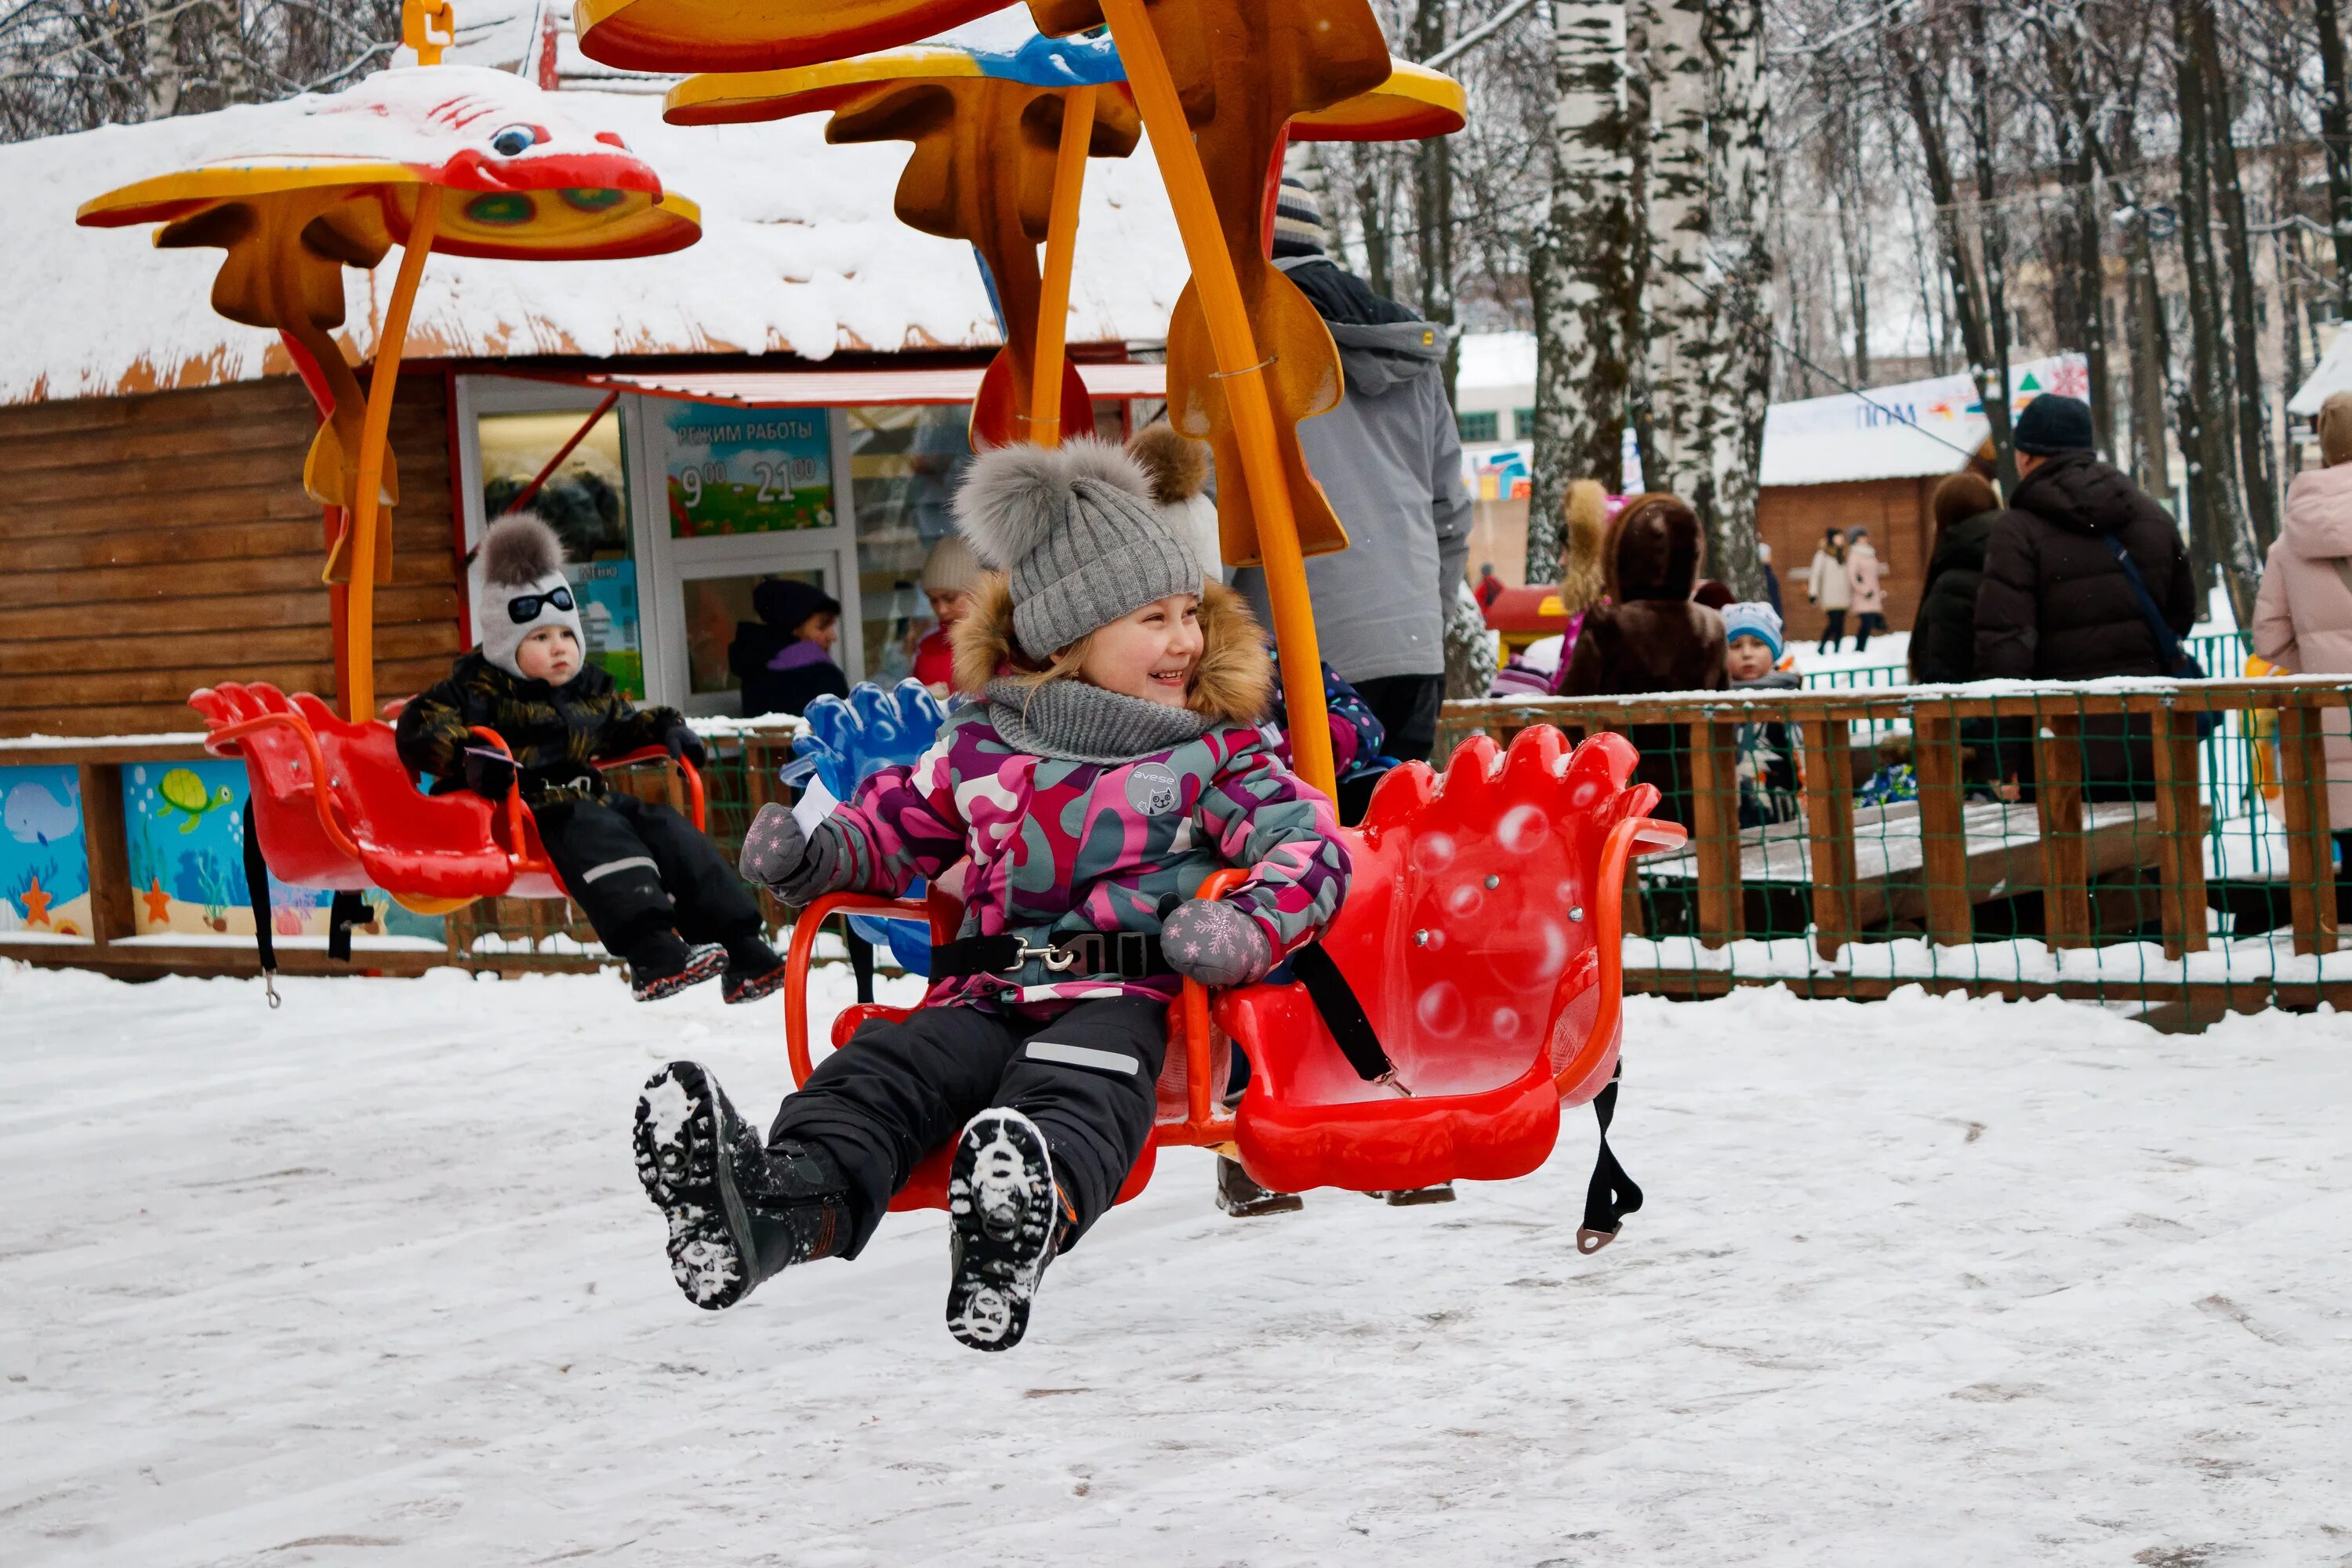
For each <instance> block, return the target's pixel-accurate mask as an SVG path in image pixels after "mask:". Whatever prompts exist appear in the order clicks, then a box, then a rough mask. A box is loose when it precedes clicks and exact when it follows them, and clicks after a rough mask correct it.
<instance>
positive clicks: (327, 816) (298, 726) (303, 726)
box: [205, 713, 360, 864]
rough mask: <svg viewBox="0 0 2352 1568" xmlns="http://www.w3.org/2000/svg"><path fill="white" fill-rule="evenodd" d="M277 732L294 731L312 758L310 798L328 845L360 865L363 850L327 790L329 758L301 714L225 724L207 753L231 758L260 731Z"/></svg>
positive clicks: (263, 716)
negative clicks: (337, 816)
mask: <svg viewBox="0 0 2352 1568" xmlns="http://www.w3.org/2000/svg"><path fill="white" fill-rule="evenodd" d="M273 728H284V729H288V730H291V731H294V738H295V739H296V740H298V741H299V742H302V750H303V751H304V752H307V753H309V755H310V798H311V800H312V802H313V803H314V804H315V805H316V806H317V808H318V813H319V831H320V832H321V833H324V834H325V835H326V836H327V842H328V843H330V844H331V845H333V846H334V847H335V852H336V853H337V854H339V855H346V856H349V857H350V858H351V859H352V862H353V863H354V864H357V863H358V860H359V858H360V847H359V846H358V845H357V844H354V843H352V836H351V835H350V834H348V833H346V832H344V831H343V826H342V824H341V823H339V822H337V821H336V820H335V814H334V803H333V800H332V798H331V795H330V794H329V792H328V789H327V759H326V756H325V755H324V753H322V752H320V750H319V737H318V736H317V735H316V734H314V733H313V732H312V731H311V729H310V724H309V722H308V721H305V720H304V719H303V718H302V716H301V715H300V714H299V713H262V714H257V715H256V716H255V717H253V718H251V719H240V720H238V721H236V723H234V724H224V725H223V726H221V727H220V728H219V729H217V730H215V731H213V732H212V733H211V734H209V735H206V736H205V751H207V752H212V753H213V754H214V755H215V756H220V757H226V756H231V755H234V754H235V753H234V752H231V751H230V750H229V749H228V748H229V747H230V746H232V745H233V744H234V743H235V742H236V741H238V740H239V739H240V738H242V737H244V736H247V735H250V734H252V733H253V732H254V731H257V730H268V729H273Z"/></svg>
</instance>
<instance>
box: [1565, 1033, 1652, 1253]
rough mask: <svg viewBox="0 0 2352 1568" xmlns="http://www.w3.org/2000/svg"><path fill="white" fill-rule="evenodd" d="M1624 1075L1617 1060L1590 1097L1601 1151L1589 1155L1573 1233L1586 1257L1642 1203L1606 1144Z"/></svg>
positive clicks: (1605, 1242) (1612, 1236)
mask: <svg viewBox="0 0 2352 1568" xmlns="http://www.w3.org/2000/svg"><path fill="white" fill-rule="evenodd" d="M1624 1076H1625V1064H1624V1062H1623V1061H1622V1060H1621V1061H1619V1062H1618V1064H1617V1070H1616V1072H1615V1073H1613V1074H1612V1075H1611V1076H1610V1079H1609V1087H1608V1088H1606V1089H1602V1090H1601V1092H1600V1093H1599V1094H1597V1095H1595V1096H1593V1099H1592V1114H1593V1115H1594V1116H1595V1117H1596V1118H1597V1119H1598V1120H1599V1121H1600V1122H1601V1151H1600V1152H1599V1153H1598V1154H1596V1155H1594V1156H1593V1161H1592V1180H1591V1183H1590V1184H1587V1186H1586V1187H1585V1189H1584V1225H1583V1227H1582V1228H1581V1229H1580V1230H1579V1231H1578V1232H1577V1233H1576V1250H1577V1251H1579V1252H1581V1253H1585V1254H1587V1255H1588V1256H1589V1255H1591V1254H1592V1253H1595V1252H1598V1251H1600V1250H1601V1248H1602V1247H1606V1246H1608V1245H1609V1244H1610V1243H1611V1242H1612V1241H1614V1240H1616V1239H1617V1232H1618V1230H1619V1228H1620V1227H1622V1226H1623V1225H1624V1223H1625V1216H1626V1215H1629V1214H1633V1213H1635V1212H1636V1211H1638V1210H1639V1209H1640V1208H1641V1206H1642V1189H1641V1188H1640V1187H1639V1186H1637V1185H1635V1184H1634V1182H1633V1177H1631V1176H1629V1175H1627V1174H1626V1173H1625V1167H1624V1166H1622V1165H1621V1164H1619V1163H1617V1155H1616V1152H1615V1151H1613V1150H1612V1149H1611V1148H1610V1147H1609V1123H1610V1122H1611V1121H1612V1120H1614V1119H1615V1117H1616V1115H1617V1083H1618V1080H1619V1079H1622V1078H1623V1077H1624Z"/></svg>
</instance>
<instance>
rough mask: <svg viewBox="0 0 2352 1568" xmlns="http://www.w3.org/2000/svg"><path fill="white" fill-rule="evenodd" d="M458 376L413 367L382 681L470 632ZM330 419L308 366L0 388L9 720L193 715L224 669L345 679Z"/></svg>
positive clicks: (273, 676)
mask: <svg viewBox="0 0 2352 1568" xmlns="http://www.w3.org/2000/svg"><path fill="white" fill-rule="evenodd" d="M317 426H318V417H317V415H316V413H315V412H314V409H313V405H312V404H311V402H310V395H309V394H308V393H307V392H306V391H304V389H303V387H302V384H301V383H300V382H299V380H297V379H296V378H295V377H293V376H273V377H270V378H268V379H267V380H263V381H258V382H245V383H239V384H231V385H226V386H215V387H205V388H202V389H199V390H195V391H188V392H163V393H155V394H152V395H145V396H137V397H108V398H84V399H79V400H76V401H73V402H66V403H47V404H34V405H26V406H23V407H15V408H0V736H17V735H26V734H35V733H43V734H58V735H104V734H135V733H152V732H156V731H181V730H191V729H194V728H197V727H198V721H197V719H196V716H195V714H194V712H192V711H191V710H189V709H188V707H187V706H186V701H187V694H188V693H189V692H190V691H193V690H194V689H196V688H197V687H200V686H204V685H206V684H208V683H210V682H212V681H215V680H219V679H247V680H256V679H257V680H267V681H270V682H272V683H274V684H276V685H278V686H280V687H283V688H286V689H306V690H310V691H317V692H320V693H322V694H325V695H327V696H329V697H330V698H331V697H332V695H333V692H334V685H335V671H334V651H333V647H332V637H331V631H330V609H329V604H328V594H327V589H326V587H325V586H324V585H323V584H321V583H320V581H319V573H320V566H321V564H322V563H323V560H324V552H323V538H324V536H323V533H322V531H321V523H320V507H319V504H318V503H317V502H316V501H314V500H310V498H309V497H308V496H307V495H305V494H304V493H303V490H302V479H301V476H302V459H303V456H304V454H305V452H306V451H308V449H309V447H310V438H311V435H312V433H313V431H315V430H316V428H317ZM392 441H393V450H394V453H395V454H396V455H397V458H398V460H399V464H400V489H401V497H402V501H403V504H402V505H401V507H400V508H399V510H398V511H397V513H396V514H395V517H394V535H393V543H394V566H393V576H392V582H391V583H390V584H388V585H386V586H384V587H383V588H382V589H380V590H379V591H378V593H377V595H376V616H377V623H378V624H377V632H376V649H377V663H376V689H377V690H378V691H380V692H382V693H383V694H384V695H385V696H386V697H391V696H395V695H399V694H401V693H404V692H410V691H414V690H415V689H417V688H418V687H419V686H421V685H424V684H425V683H427V682H429V681H432V680H435V679H439V678H440V677H441V676H442V675H444V674H446V672H447V670H448V667H449V661H450V659H451V658H454V657H455V655H456V654H457V651H458V643H457V635H458V634H457V614H458V595H459V592H460V584H461V579H460V576H459V571H458V567H457V562H456V558H455V552H454V549H453V547H452V544H451V534H450V524H449V438H448V407H447V395H446V380H445V379H444V378H443V377H442V376H440V375H439V374H433V373H430V372H426V373H422V374H418V373H415V372H412V373H411V374H409V375H407V376H404V377H403V378H402V381H401V384H400V389H399V395H398V397H397V399H396V400H395V402H394V413H393V422H392Z"/></svg>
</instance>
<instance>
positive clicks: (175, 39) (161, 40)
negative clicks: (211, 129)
mask: <svg viewBox="0 0 2352 1568" xmlns="http://www.w3.org/2000/svg"><path fill="white" fill-rule="evenodd" d="M139 15H140V16H141V17H142V23H141V27H140V31H141V35H142V41H143V42H144V44H145V46H146V48H145V53H146V60H145V68H144V69H143V70H142V72H141V73H140V78H141V80H140V91H141V95H142V99H143V100H144V101H143V102H142V105H141V107H142V108H143V109H144V110H146V114H147V118H148V119H150V120H164V119H168V118H170V117H171V116H172V115H174V114H177V113H178V112H179V111H180V87H181V82H182V81H183V79H184V78H183V76H182V73H181V70H180V29H179V27H178V26H177V25H176V23H177V21H178V17H177V16H176V14H175V11H174V7H173V5H172V4H171V3H170V0H139Z"/></svg>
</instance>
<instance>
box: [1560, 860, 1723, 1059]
mask: <svg viewBox="0 0 2352 1568" xmlns="http://www.w3.org/2000/svg"><path fill="white" fill-rule="evenodd" d="M1688 837H1690V836H1689V834H1688V833H1686V832H1685V831H1684V829H1683V826H1682V825H1681V824H1680V823H1677V822H1662V821H1659V820H1658V819H1656V818H1654V817H1648V816H1629V817H1627V818H1626V819H1625V820H1624V821H1622V822H1621V823H1619V824H1618V825H1617V826H1614V827H1612V828H1611V829H1610V830H1609V839H1608V842H1607V843H1606V844H1604V845H1603V846H1602V847H1601V870H1600V885H1599V886H1597V887H1596V888H1594V889H1593V890H1592V902H1593V927H1592V941H1593V944H1594V946H1595V947H1596V948H1597V949H1598V950H1599V952H1600V954H1601V980H1600V985H1601V1005H1599V1006H1598V1007H1596V1008H1594V1009H1593V1013H1592V1032H1591V1035H1590V1036H1588V1037H1586V1040H1585V1043H1584V1048H1583V1049H1581V1050H1580V1051H1578V1052H1577V1053H1576V1055H1575V1056H1574V1057H1573V1058H1570V1061H1569V1064H1568V1065H1567V1066H1566V1067H1564V1068H1560V1069H1559V1072H1558V1073H1557V1074H1555V1075H1554V1076H1553V1079H1552V1081H1553V1082H1554V1083H1556V1084H1558V1085H1559V1091H1560V1093H1562V1094H1566V1093H1567V1092H1568V1091H1569V1090H1570V1089H1573V1088H1575V1087H1576V1086H1577V1085H1578V1084H1580V1083H1582V1082H1583V1081H1584V1080H1585V1079H1587V1078H1589V1077H1591V1073H1592V1069H1593V1068H1595V1067H1596V1066H1598V1065H1599V1062H1600V1054H1601V1052H1602V1051H1605V1050H1607V1049H1608V1048H1609V1045H1608V1042H1609V1041H1610V1040H1611V1039H1612V1038H1613V1037H1615V1035H1616V1033H1617V1026H1618V1021H1619V1018H1620V1016H1622V1013H1623V1011H1624V1006H1625V934H1624V932H1625V910H1624V900H1625V868H1627V867H1628V866H1629V865H1631V864H1632V863H1633V857H1634V856H1635V855H1637V854H1639V855H1646V854H1650V853H1652V852H1654V851H1655V850H1660V849H1679V848H1681V847H1682V846H1683V844H1684V843H1685V840H1687V839H1688ZM1637 845H1638V846H1639V847H1638V848H1637V847H1636V846H1637Z"/></svg>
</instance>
